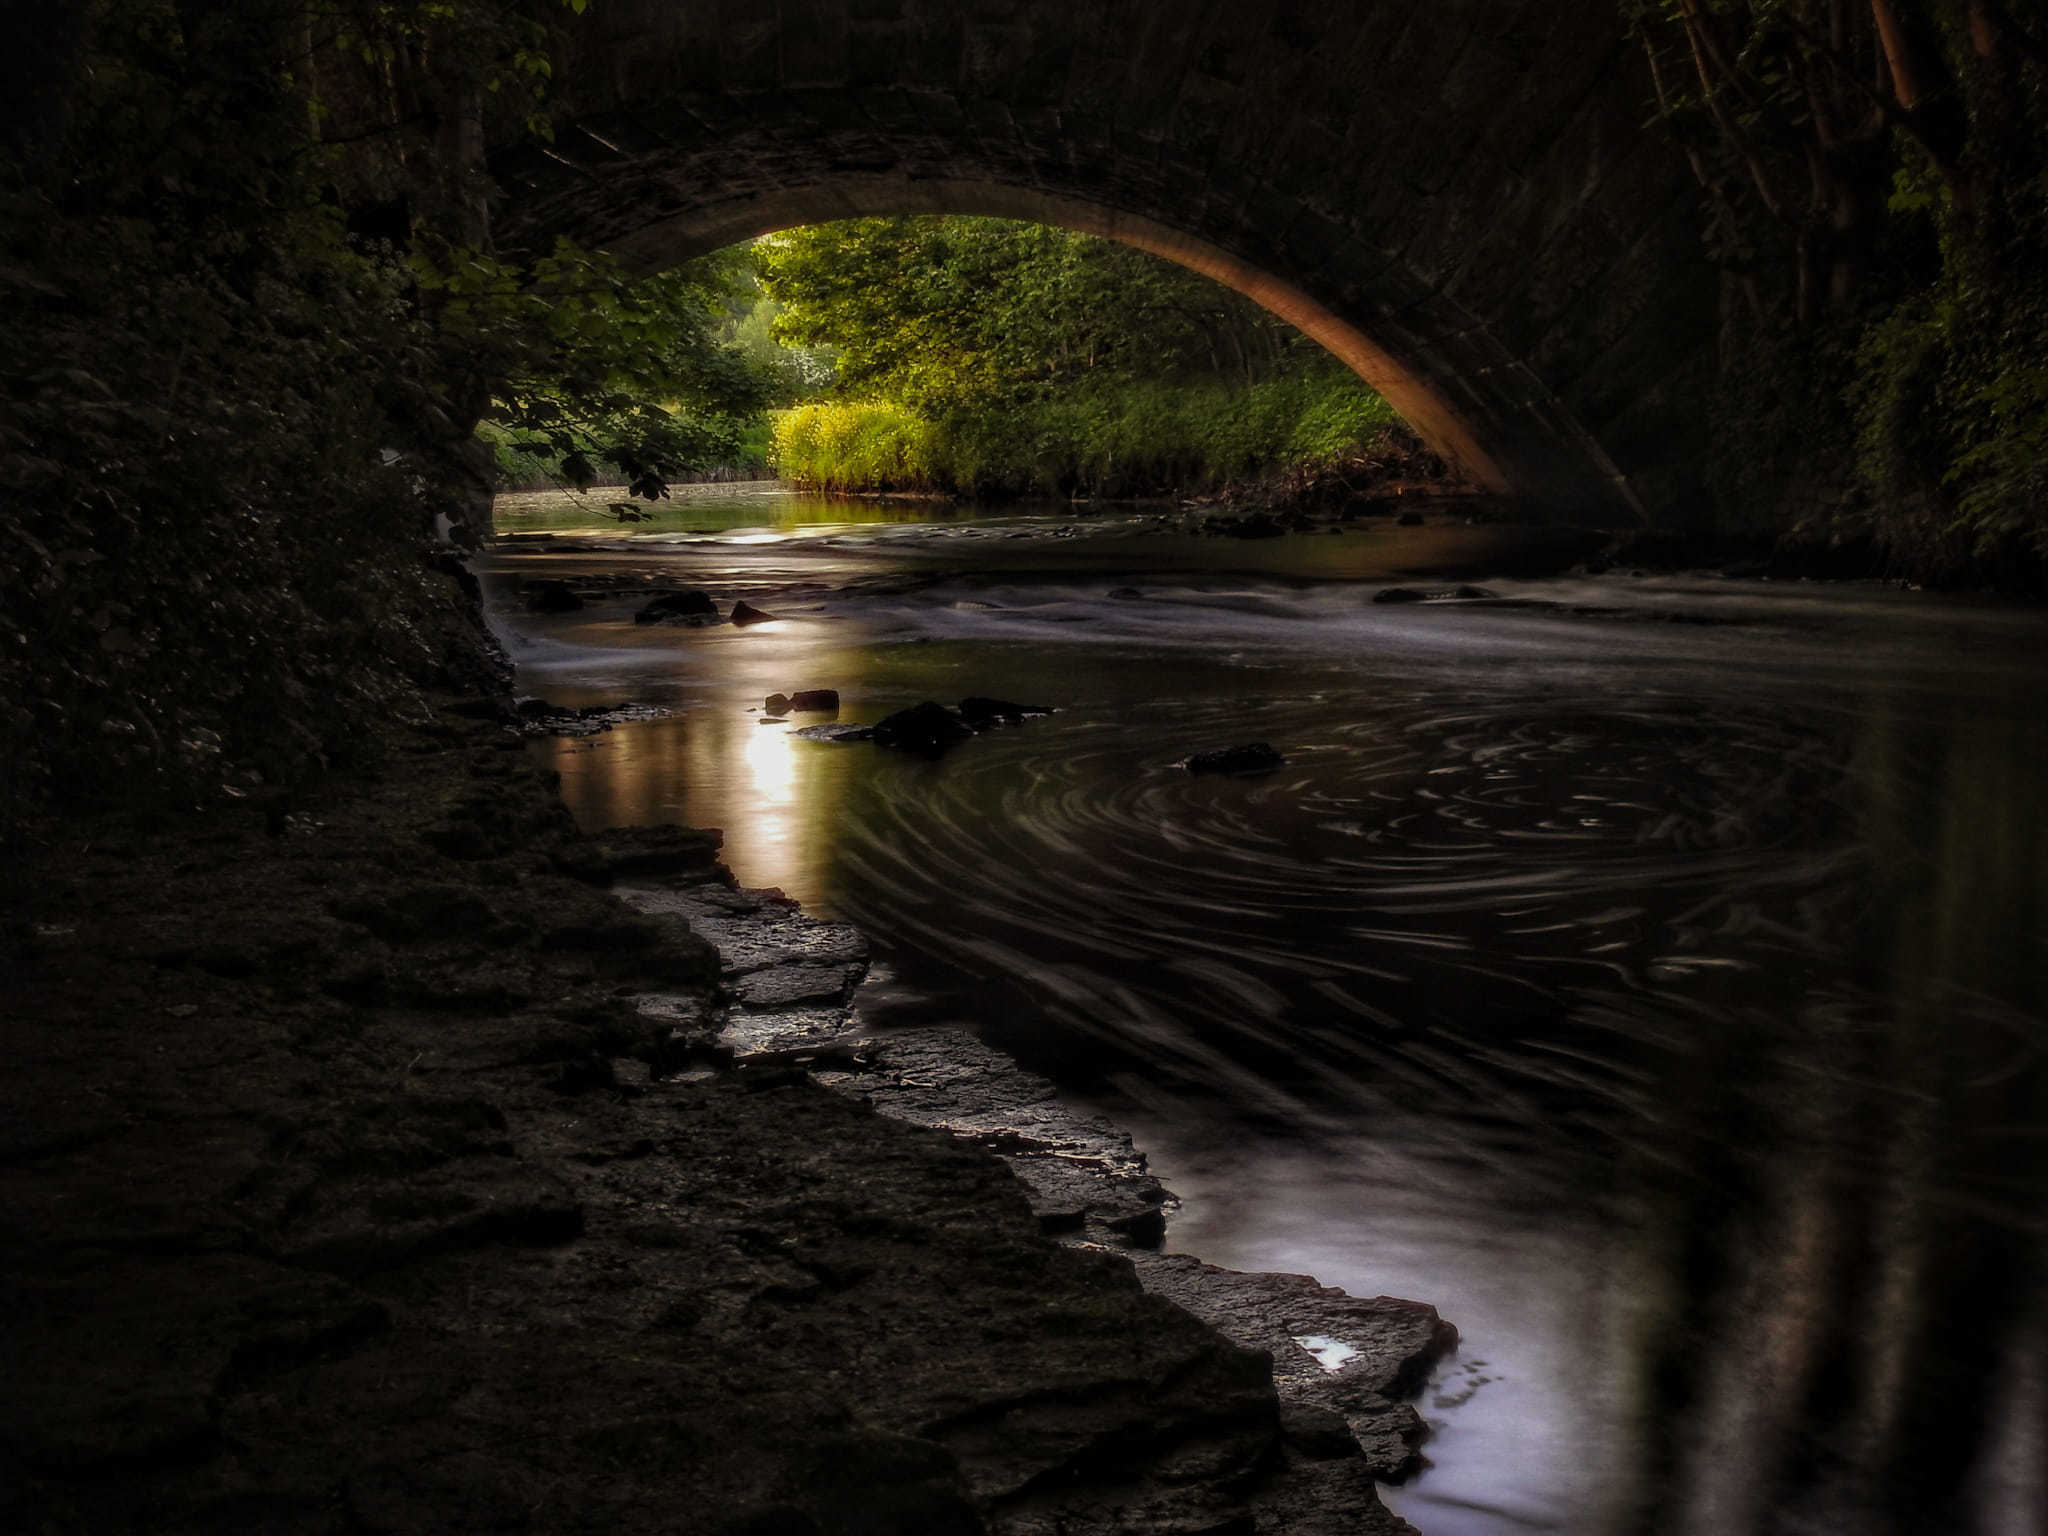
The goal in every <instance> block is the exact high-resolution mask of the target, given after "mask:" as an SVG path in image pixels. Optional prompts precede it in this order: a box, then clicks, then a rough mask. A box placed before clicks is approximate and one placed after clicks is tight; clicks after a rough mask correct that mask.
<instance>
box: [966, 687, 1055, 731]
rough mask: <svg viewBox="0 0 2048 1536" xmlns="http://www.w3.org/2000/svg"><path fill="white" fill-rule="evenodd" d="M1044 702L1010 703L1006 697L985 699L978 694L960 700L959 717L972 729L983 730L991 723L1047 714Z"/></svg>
mask: <svg viewBox="0 0 2048 1536" xmlns="http://www.w3.org/2000/svg"><path fill="white" fill-rule="evenodd" d="M1051 713H1052V710H1051V708H1050V707H1049V706H1047V705H1044V704H1012V703H1011V702H1010V701H1009V700H1008V699H987V698H983V697H982V696H981V695H980V694H976V695H974V696H973V697H972V698H966V699H962V700H961V701H960V718H961V719H962V720H965V721H966V722H967V724H968V727H969V728H970V729H972V730H977V731H985V730H987V729H988V728H989V727H990V726H992V725H998V724H1001V723H1004V722H1007V721H1015V720H1022V719H1023V718H1024V717H1025V716H1026V715H1049V714H1051Z"/></svg>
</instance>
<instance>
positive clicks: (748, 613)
mask: <svg viewBox="0 0 2048 1536" xmlns="http://www.w3.org/2000/svg"><path fill="white" fill-rule="evenodd" d="M732 621H733V623H735V624H737V625H739V627H740V628H742V629H745V628H746V627H747V626H748V625H749V624H772V623H774V622H775V615H774V614H772V613H766V612H763V611H762V610H761V609H759V608H756V607H755V606H754V605H753V604H752V603H734V604H733V605H732Z"/></svg>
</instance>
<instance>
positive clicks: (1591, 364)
mask: <svg viewBox="0 0 2048 1536" xmlns="http://www.w3.org/2000/svg"><path fill="white" fill-rule="evenodd" d="M598 9H599V8H593V12H592V14H593V15H595V14H597V11H598ZM602 9H603V10H604V12H605V13H606V15H608V16H609V17H610V18H612V19H611V22H610V23H609V24H610V25H611V26H612V27H613V28H614V30H613V31H612V32H611V33H609V34H593V35H592V36H591V37H590V38H589V39H588V40H587V47H588V53H587V55H585V56H584V57H583V58H582V59H581V60H580V61H579V60H578V59H577V58H576V57H574V56H573V55H572V56H571V57H570V58H569V59H568V60H567V63H568V65H569V68H570V72H571V74H572V76H573V75H575V74H577V73H578V72H580V74H581V77H582V78H583V79H584V80H585V81H586V82H590V81H593V80H598V79H600V78H601V84H598V85H590V84H586V86H585V88H584V92H583V95H582V96H581V97H580V98H579V105H580V104H583V103H587V106H586V108H585V110H584V111H583V112H582V114H581V115H580V116H579V118H578V119H577V121H576V122H575V124H574V125H573V126H571V127H568V128H566V129H563V130H560V131H558V134H557V138H556V142H555V144H554V145H552V146H548V147H545V148H539V147H532V146H529V147H526V148H523V149H519V150H515V151H510V152H507V153H504V154H501V155H500V156H498V157H496V158H495V159H494V161H493V164H492V171H493V174H494V176H495V177H496V179H497V181H498V183H499V185H500V187H501V188H502V189H503V194H504V195H503V199H502V203H501V206H500V208H499V210H498V214H497V223H496V228H497V232H498V238H499V241H500V244H501V245H502V246H505V247H507V248H510V249H521V248H525V249H538V248H543V247H544V246H545V245H546V244H548V243H549V242H551V241H552V240H553V239H554V238H555V237H556V236H558V235H566V236H569V237H571V238H573V239H575V240H577V241H579V242H581V243H583V244H586V245H590V246H595V247H601V248H604V249H608V250H610V251H612V252H614V253H615V254H617V255H618V256H620V257H621V258H622V259H623V260H625V261H626V262H627V263H628V264H629V265H631V266H633V267H635V268H638V269H641V270H655V269H658V268H660V267H661V266H663V265H665V264H669V263H673V262H676V261H679V260H684V259H687V258H689V257H691V256H694V255H698V254H701V253H703V252H705V251H709V250H714V249H717V248H719V247H721V246H725V245H731V244H735V243H737V242H739V241H742V240H746V239H750V238H752V237H754V236H757V235H760V234H764V233H768V232H770V231H773V230H776V229H783V228H789V227H792V226H794V225H799V224H809V223H822V222H827V221H829V220H833V219H839V218H850V217H860V216H877V215H890V214H915V213H967V214H984V215H994V216H1000V217H1008V218H1018V219H1028V220H1033V221H1037V222H1042V223H1049V224H1056V225H1060V226H1062V227H1065V228H1069V229H1074V230H1079V231H1082V232H1085V233H1089V234H1095V235H1102V236H1107V237H1109V238H1111V239H1116V240H1120V241H1123V242H1125V243H1126V244H1130V245H1133V246H1137V247H1140V248H1142V249H1144V250H1148V251H1151V252H1153V253H1154V254H1157V255H1160V256H1163V257H1166V258H1168V259H1170V260H1173V261H1176V262H1179V263H1181V264H1182V265H1185V266H1188V267H1190V268H1193V269H1194V270H1196V271H1199V272H1202V273H1204V274H1206V275H1208V276H1210V277H1212V278H1215V279H1216V280H1218V281H1220V282H1222V283H1225V284H1227V285H1228V286H1230V287H1232V288H1234V289H1236V290H1237V291H1239V292H1240V293H1243V294H1245V295H1246V296H1247V297H1249V298H1251V299H1252V300H1253V301H1254V302H1256V303H1259V304H1261V305H1263V306H1264V307H1265V308H1267V309H1269V310H1271V311H1272V312H1273V313H1275V314H1276V315H1279V316H1280V317H1281V318H1283V319H1285V320H1287V321H1289V322H1290V323H1292V324H1294V325H1295V326H1297V327H1299V328H1300V329H1301V330H1302V331H1304V332H1305V333H1307V334H1308V335H1309V336H1311V337H1313V338H1314V339H1315V340H1316V341H1318V342H1320V343H1321V344H1322V345H1323V346H1324V347H1326V348H1328V349H1329V350H1330V351H1331V352H1332V353H1333V354H1335V355H1336V356H1337V357H1339V358H1341V359H1342V360H1343V361H1344V362H1345V363H1347V364H1348V365H1349V366H1351V367H1352V368H1353V369H1354V370H1355V371H1356V372H1357V373H1358V374H1359V375H1360V376H1361V377H1362V378H1364V379H1365V380H1366V381H1367V382H1368V383H1370V384H1371V385H1372V386H1373V387H1374V388H1376V389H1378V390H1379V391H1380V392H1381V393H1382V394H1383V395H1385V396H1386V397H1387V399H1388V400H1389V402H1390V403H1392V404H1393V406H1394V407H1395V409H1396V410H1398V411H1399V412H1400V413H1401V415H1402V416H1403V417H1404V418H1405V419H1406V420H1407V421H1408V422H1409V423H1410V425H1411V426H1413V427H1414V429H1415V430H1416V432H1417V433H1418V435H1420V436H1421V437H1422V438H1423V439H1424V441H1425V442H1427V443H1429V444H1430V446H1431V447H1433V448H1434V449H1436V450H1437V451H1438V452H1439V453H1441V454H1442V455H1443V456H1444V457H1445V458H1446V459H1447V460H1449V461H1451V462H1452V463H1454V464H1456V465H1458V466H1459V467H1460V468H1461V469H1463V471H1464V472H1465V473H1466V474H1467V475H1468V476H1470V477H1471V478H1472V479H1473V480H1474V481H1475V482H1476V483H1478V484H1480V485H1482V486H1485V487H1487V488H1489V489H1491V490H1493V491H1495V492H1497V493H1499V494H1502V495H1504V496H1510V497H1514V498H1516V499H1518V500H1520V501H1522V502H1524V503H1525V504H1527V505H1528V506H1529V507H1530V508H1531V509H1533V510H1538V511H1541V512H1545V513H1548V514H1551V515H1556V516H1562V517H1570V518H1574V519H1580V520H1586V521H1596V522H1605V523H1610V524H1613V523H1624V522H1636V521H1641V520H1644V519H1645V517H1646V516H1656V515H1659V514H1664V513H1668V511H1669V509H1671V508H1672V507H1673V506H1674V505H1677V504H1680V503H1682V502H1683V501H1684V500H1685V496H1686V491H1687V487H1688V484H1689V480H1690V476H1689V473H1688V457H1687V456H1688V453H1689V452H1692V451H1694V449H1695V447H1696V442H1697V433H1698V423H1699V420H1700V419H1701V418H1702V417H1703V415H1704V413H1703V411H1701V410H1699V409H1698V408H1697V401H1698V400H1699V399H1700V398H1701V397H1702V393H1703V391H1702V389H1701V385H1702V382H1703V380H1704V379H1705V378H1708V377H1710V376H1711V372H1712V344H1713V335H1714V325H1715V316H1714V290H1713V288H1712V285H1711V284H1703V283H1702V281H1701V271H1700V266H1699V256H1698V245H1697V240H1696V234H1695V231H1694V228H1693V217H1694V216H1693V213H1692V207H1691V201H1690V189H1689V186H1688V184H1687V183H1686V181H1685V179H1684V176H1683V174H1682V171H1681V172H1680V173H1678V174H1676V175H1674V174H1673V167H1672V165H1671V163H1670V157H1669V154H1668V151H1667V150H1666V149H1665V148H1664V147H1663V146H1662V145H1661V144H1659V143H1655V142H1653V141H1651V140H1649V139H1647V138H1646V137H1645V136H1644V135H1643V134H1642V133H1641V132H1640V131H1639V128H1640V123H1641V121H1642V112H1641V104H1640V101H1639V99H1638V97H1637V95H1636V94H1635V93H1634V86H1633V85H1632V84H1631V83H1630V82H1629V81H1628V80H1627V79H1626V78H1623V77H1624V76H1625V75H1626V71H1623V72H1622V76H1617V75H1616V73H1615V71H1616V70H1617V69H1618V68H1619V66H1620V65H1621V64H1622V63H1624V62H1625V61H1626V60H1627V59H1628V58H1630V57H1632V55H1631V54H1629V53H1628V52H1627V46H1626V39H1625V38H1623V37H1621V35H1620V34H1619V32H1618V29H1615V28H1614V27H1612V25H1611V24H1603V25H1605V30H1601V29H1600V28H1588V27H1585V26H1583V25H1580V24H1579V23H1577V22H1575V21H1574V20H1572V19H1571V18H1569V17H1565V16H1562V15H1561V12H1573V13H1576V12H1577V11H1578V10H1579V9H1580V8H1575V7H1565V8H1559V7H1556V6H1555V4H1554V0H1542V3H1540V4H1539V3H1535V0H1530V3H1528V4H1518V3H1512V0H1511V3H1509V4H1507V5H1506V7H1505V9H1504V8H1503V6H1502V4H1501V3H1499V0H1444V4H1443V5H1442V6H1441V7H1440V8H1438V9H1437V10H1436V11H1433V12H1432V16H1433V17H1434V20H1433V21H1432V22H1431V23H1430V24H1428V25H1422V24H1419V23H1418V22H1417V21H1416V20H1415V17H1416V16H1417V15H1419V10H1418V8H1415V7H1412V6H1393V5H1391V4H1386V3H1381V0H1354V3H1352V4H1350V5H1345V6H1335V5H1332V6H1328V7H1304V6H1301V5H1296V6H1292V7H1288V6H1278V7H1273V6H1258V5H1249V4H1239V5H1234V6H1233V5H1224V4H1222V3H1220V0H1218V3H1216V4H1213V5H1212V4H1209V3H1207V0H1178V3H1175V4H1169V3H1168V0H1123V4H1122V5H1121V7H1120V8H1116V9H1119V10H1120V14H1121V15H1122V17H1123V22H1122V23H1121V25H1122V26H1123V27H1124V28H1125V29H1126V30H1128V29H1132V28H1135V29H1136V32H1137V34H1140V37H1139V41H1138V42H1137V43H1132V42H1131V41H1130V39H1129V38H1127V37H1125V36H1124V35H1123V34H1122V33H1121V32H1116V31H1115V30H1114V29H1113V28H1112V25H1111V23H1110V22H1108V21H1105V20H1104V19H1103V18H1102V17H1101V16H1098V15H1097V14H1096V13H1095V12H1094V11H1091V10H1083V9H1078V8H1074V7H1072V6H1070V5H1066V4H1054V3H1053V0H1008V3H1007V4H1005V5H1004V6H1002V7H1000V8H999V9H1000V10H1002V12H1003V14H1004V15H1005V16H1007V17H1008V18H1009V20H1007V21H1005V22H1003V23H1002V27H1003V28H1004V29H1006V30H1004V31H1003V32H1002V36H1004V37H1007V38H1010V39H1011V41H1010V43H1008V44H1006V45H1005V46H1007V47H1009V48H1010V52H1009V53H1008V54H1007V55H1004V59H1001V60H997V61H996V62H994V63H990V62H988V61H987V60H986V59H984V58H983V56H982V53H981V52H978V51H977V47H976V44H975V38H976V37H977V35H978V34H977V32H976V30H975V28H976V26H977V23H976V22H975V21H974V19H973V16H972V15H971V14H970V15H968V16H967V18H966V19H965V20H962V19H961V15H960V13H961V12H963V11H964V12H967V13H975V12H979V11H983V10H987V9H988V7H986V6H982V5H979V4H977V3H975V0H967V3H966V4H965V5H964V6H953V7H940V6H938V5H937V4H936V0H934V3H931V4H924V3H922V0H893V3H890V4H881V3H879V0H878V3H877V4H875V5H872V6H866V7H863V8H862V9H864V10H873V11H875V12H876V14H877V15H882V14H883V13H887V15H888V16H890V17H894V18H895V19H887V18H886V17H885V19H884V20H882V21H878V22H875V23H873V24H872V25H873V26H876V27H879V28H882V29H883V32H882V34H880V35H885V36H886V37H887V38H889V39H892V40H893V42H892V47H895V45H896V44H900V45H901V46H900V47H895V51H892V52H888V53H867V54H864V53H862V52H861V51H860V48H859V46H858V40H859V30H860V27H861V26H866V25H869V24H868V23H859V24H854V23H848V22H847V21H846V20H845V16H846V8H845V7H844V6H839V7H837V8H836V9H835V7H834V6H833V5H832V4H831V3H830V0H779V4H777V5H774V6H769V5H766V4H765V3H754V4H749V3H748V0H730V3H728V4H727V5H725V6H723V7H722V8H721V16H722V17H723V16H724V15H725V12H728V11H730V12H732V13H734V15H735V16H738V15H740V14H742V13H744V14H757V13H758V15H759V17H760V20H759V24H758V27H757V28H756V30H755V31H753V32H747V33H743V34H730V27H729V23H730V22H731V20H732V18H731V17H727V18H726V25H724V26H722V28H721V30H720V32H719V33H718V34H717V35H715V36H711V37H708V38H707V37H699V36H696V35H694V34H689V33H688V32H687V28H688V27H689V26H690V25H692V23H690V22H689V21H688V20H687V18H686V16H685V15H684V12H686V11H688V10H689V8H680V9H679V8H675V7H672V6H662V5H657V4H655V3H654V0H617V3H616V4H611V5H608V6H606V7H604V8H602ZM1587 9H1588V10H1591V11H1594V12H1598V11H1599V10H1600V9H1601V8H1599V7H1593V8H1587ZM1309 10H1315V11H1316V13H1317V16H1318V17H1319V18H1320V19H1319V20H1317V22H1316V25H1317V26H1319V27H1322V28H1323V29H1324V30H1322V31H1321V32H1319V33H1317V39H1318V41H1317V42H1316V44H1315V46H1314V47H1311V48H1308V49H1306V50H1304V49H1302V48H1297V47H1294V46H1293V41H1294V40H1293V39H1291V37H1290V36H1283V35H1282V32H1283V30H1284V29H1281V28H1280V25H1279V22H1278V21H1276V20H1275V16H1276V13H1279V12H1287V13H1289V14H1297V15H1298V16H1299V15H1306V14H1307V12H1308V11H1309ZM834 15H837V16H839V18H840V20H839V22H838V23H836V24H835V23H830V17H831V16H834ZM1376 20H1377V21H1378V22H1379V23H1383V24H1382V25H1380V26H1379V28H1378V31H1377V32H1375V31H1373V25H1374V23H1375V21H1376ZM1302 24H1303V25H1304V26H1306V25H1307V23H1306V22H1304V23H1302ZM832 25H837V26H838V27H839V30H838V31H837V32H833V31H832V30H831V26H832ZM991 25H993V23H991ZM814 26H816V27H824V28H825V32H824V34H823V36H824V37H825V39H826V42H827V44H829V46H826V47H825V51H823V52H819V53H814V54H811V55H805V54H803V53H802V51H801V50H800V49H799V48H797V46H796V45H797V44H798V43H799V42H800V41H803V40H805V39H806V38H808V40H809V41H810V42H812V43H816V42H818V38H817V37H812V36H810V30H809V29H811V28H813V27H814ZM1147 28H1153V29H1156V34H1155V32H1148V31H1147V30H1146V29H1147ZM1518 28H1520V29H1522V32H1523V33H1526V35H1522V33H1518V31H1517V29H1518ZM1575 28H1576V30H1575ZM1020 29H1022V30H1021V31H1020ZM1184 33H1185V34H1187V35H1188V38H1189V39H1190V40H1187V41H1183V34H1184ZM1610 34H1611V35H1610ZM991 35H994V34H991ZM735 36H740V37H741V38H742V39H744V38H749V37H750V38H752V39H753V40H754V42H753V43H751V44H748V45H747V48H748V49H750V50H751V51H746V50H742V49H741V48H740V44H739V43H737V42H735V41H734V37H735ZM835 37H836V38H837V39H838V42H837V43H836V44H832V43H830V40H831V39H832V38H835ZM1019 37H1022V38H1023V39H1024V41H1023V42H1019V41H1017V39H1018V38H1019ZM1090 38H1092V39H1093V40H1094V46H1098V47H1100V48H1103V49H1106V50H1109V51H1110V53H1111V54H1112V57H1111V58H1110V59H1108V60H1107V61H1105V60H1103V59H1095V60H1090V59H1088V58H1086V57H1085V53H1086V46H1085V45H1086V44H1087V41H1088V40H1089V39H1090ZM1205 39H1206V42H1204V40H1205ZM1387 39H1391V40H1392V41H1391V45H1390V46H1391V49H1392V51H1391V52H1390V53H1387V54H1386V55H1385V56H1383V57H1378V58H1375V57H1373V56H1372V54H1371V51H1370V50H1369V49H1367V48H1366V46H1365V45H1366V43H1367V42H1368V41H1373V40H1387ZM1340 44H1341V46H1340ZM757 45H758V46H757ZM771 45H772V46H771ZM941 45H943V46H941ZM1040 45H1045V46H1053V45H1057V51H1056V52H1055V53H1054V54H1053V55H1052V56H1051V57H1052V58H1053V59H1054V63H1053V64H1052V65H1051V66H1047V67H1027V63H1025V62H1020V60H1025V58H1026V55H1025V54H1023V53H1019V52H1018V50H1019V49H1023V48H1027V46H1028V47H1031V48H1036V47H1039V46H1040ZM990 46H993V45H990ZM835 48H836V49H838V50H839V51H833V50H834V49H835ZM1147 49H1151V50H1152V51H1151V52H1150V53H1149V54H1148V53H1147V52H1146V50H1147ZM1233 49H1236V50H1238V51H1239V52H1241V53H1242V58H1241V59H1239V58H1238V57H1236V55H1235V54H1233V52H1232V50H1233ZM1404 49H1405V50H1406V52H1405V53H1404V52H1403V50H1404ZM678 50H682V51H680V52H679V51H678ZM1161 50H1180V51H1179V52H1178V53H1175V54H1172V56H1170V57H1169V56H1168V54H1167V53H1163V52H1161ZM1347 50H1349V51H1347ZM1546 51H1548V52H1549V53H1550V54H1554V57H1548V56H1546ZM1036 56H1037V55H1032V57H1036ZM1439 56H1440V57H1439ZM1268 59H1271V60H1277V61H1279V62H1278V63H1277V64H1274V65H1273V66H1272V67H1273V68H1274V69H1278V68H1279V67H1280V66H1281V65H1284V66H1285V69H1286V70H1287V71H1289V72H1290V73H1287V75H1286V78H1285V79H1284V80H1282V79H1280V78H1279V76H1278V75H1275V76H1274V78H1273V79H1272V80H1271V81H1269V82H1268V83H1269V84H1270V85H1271V87H1272V88H1271V89H1269V90H1266V91H1264V92H1259V93H1255V92H1254V87H1255V86H1256V85H1257V84H1258V83H1259V80H1260V75H1261V70H1262V69H1263V68H1265V67H1266V65H1265V64H1264V63H1263V62H1262V61H1265V60H1268ZM1432 59H1436V62H1434V63H1433V62H1432ZM1004 60H1007V63H1005V62H1004ZM1112 66H1113V67H1112ZM1005 71H1007V72H1005ZM1105 71H1107V72H1108V73H1109V74H1111V75H1114V74H1115V73H1116V72H1118V71H1120V72H1121V76H1120V79H1110V80H1109V84H1108V88H1107V89H1106V90H1105V89H1104V86H1103V82H1104V78H1105ZM863 73H866V74H868V75H871V76H879V77H881V78H877V79H872V80H866V81H857V80H856V78H855V77H856V76H859V75H861V74H863ZM1162 75H1163V76H1164V77H1165V78H1164V79H1162V78H1161V77H1162ZM769 76H773V81H772V82H771V81H770V80H769V78H768V77H769ZM1224 76H1232V77H1234V84H1233V85H1232V86H1231V88H1230V89H1229V90H1228V91H1225V90H1224V89H1223V88H1222V87H1221V86H1219V85H1218V81H1219V80H1220V79H1222V78H1223V77H1224ZM722 79H723V80H731V81H735V82H737V81H741V80H744V81H745V82H746V84H745V86H744V88H740V87H739V86H737V85H734V86H732V87H730V88H721V87H720V83H719V82H720V81H721V80H722ZM1611 80H1619V81H1620V83H1619V84H1607V83H1603V82H1608V81H1611ZM1088 81H1092V82H1094V83H1093V84H1092V85H1084V82H1088ZM679 82H680V83H679ZM771 85H772V88H770V87H771ZM1347 117H1349V118H1351V119H1354V120H1353V121H1350V122H1348V124H1347V122H1346V118H1347ZM1703 293H1704V294H1705V295H1706V300H1705V302H1704V303H1703V302H1702V294H1703Z"/></svg>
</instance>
